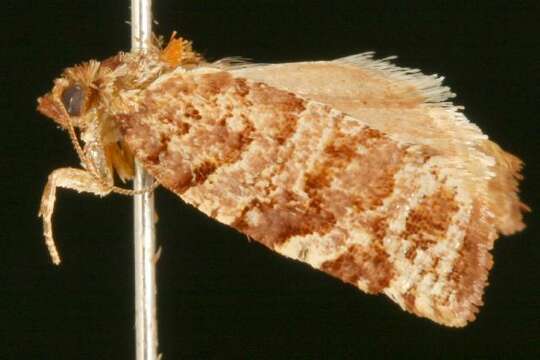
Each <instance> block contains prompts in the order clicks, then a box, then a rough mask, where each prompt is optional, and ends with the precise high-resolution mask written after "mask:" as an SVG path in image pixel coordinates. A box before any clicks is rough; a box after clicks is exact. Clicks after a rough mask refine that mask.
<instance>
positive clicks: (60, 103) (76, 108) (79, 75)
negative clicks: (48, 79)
mask: <svg viewBox="0 0 540 360" xmlns="http://www.w3.org/2000/svg"><path fill="white" fill-rule="evenodd" d="M99 72H100V63H99V62H97V61H90V62H88V63H84V64H82V65H77V66H74V67H72V68H68V69H66V70H65V71H64V73H63V74H62V76H61V77H60V78H58V79H56V80H55V81H54V86H53V89H52V90H51V91H50V92H49V93H47V94H45V95H44V96H42V97H40V98H38V108H37V109H38V111H39V112H41V113H42V114H43V115H45V116H47V117H49V118H51V119H53V120H54V121H55V122H56V123H58V124H59V125H60V126H62V128H67V126H68V122H71V124H72V125H73V126H74V127H79V128H82V129H84V128H86V127H87V126H88V125H89V124H90V123H91V122H92V121H95V120H96V114H95V107H96V106H97V97H98V82H97V80H98V78H99Z"/></svg>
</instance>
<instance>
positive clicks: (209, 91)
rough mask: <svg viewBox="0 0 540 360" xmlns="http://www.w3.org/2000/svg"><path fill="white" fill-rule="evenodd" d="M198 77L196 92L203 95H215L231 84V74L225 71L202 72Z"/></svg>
mask: <svg viewBox="0 0 540 360" xmlns="http://www.w3.org/2000/svg"><path fill="white" fill-rule="evenodd" d="M198 79H199V82H198V83H197V85H198V88H197V92H199V93H200V94H201V95H203V96H212V97H213V96H216V95H218V94H220V93H223V92H224V91H225V89H227V88H229V87H230V86H231V85H233V78H232V76H231V75H230V74H229V73H228V72H225V71H220V72H215V73H210V74H203V75H201V76H200V77H199V78H198Z"/></svg>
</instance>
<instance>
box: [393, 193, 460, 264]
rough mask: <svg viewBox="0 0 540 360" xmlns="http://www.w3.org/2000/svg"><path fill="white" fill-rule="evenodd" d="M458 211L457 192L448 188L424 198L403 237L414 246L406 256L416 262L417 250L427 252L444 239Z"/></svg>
mask: <svg viewBox="0 0 540 360" xmlns="http://www.w3.org/2000/svg"><path fill="white" fill-rule="evenodd" d="M458 210H459V206H458V204H457V202H456V201H455V192H454V191H453V190H451V189H449V188H447V187H444V186H441V188H439V190H438V191H436V192H435V193H434V194H432V195H429V196H427V197H426V198H424V199H423V200H422V201H421V202H420V203H419V204H418V205H417V206H416V208H414V209H413V210H411V212H410V213H409V215H408V216H407V222H406V225H405V231H404V232H403V234H402V237H403V238H404V239H407V240H411V241H412V242H413V244H412V245H411V247H410V248H409V249H408V251H407V253H406V255H405V256H406V257H407V258H408V259H410V260H414V258H415V257H416V252H417V249H422V250H426V249H428V248H429V247H431V246H433V244H435V243H436V242H437V241H438V240H439V239H441V238H444V237H445V236H446V231H447V230H448V226H449V225H450V223H451V222H452V217H453V216H454V214H455V213H456V212H457V211H458Z"/></svg>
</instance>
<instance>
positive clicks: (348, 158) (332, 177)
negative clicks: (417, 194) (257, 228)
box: [305, 127, 405, 239]
mask: <svg viewBox="0 0 540 360" xmlns="http://www.w3.org/2000/svg"><path fill="white" fill-rule="evenodd" d="M359 145H361V146H363V147H365V148H366V149H367V150H366V151H367V152H368V153H367V154H365V153H358V152H357V147H358V146H359ZM404 156H405V153H404V150H403V149H400V148H399V147H398V146H397V145H396V144H395V143H394V142H392V140H390V139H388V138H386V137H385V136H384V134H383V133H381V132H380V131H377V130H373V129H370V128H367V127H366V128H364V129H362V130H361V131H359V132H358V133H357V134H356V135H345V134H343V133H341V132H340V131H339V130H338V129H336V130H335V137H334V139H333V140H332V142H331V143H329V144H328V145H327V147H326V148H325V150H324V153H323V155H322V156H321V159H320V160H319V161H318V163H317V164H316V165H315V167H314V168H313V170H312V171H311V172H309V173H307V174H306V178H305V191H306V193H307V194H308V195H309V196H310V197H311V198H314V199H320V201H321V202H322V203H324V206H325V207H326V208H330V209H332V211H333V212H334V214H336V215H337V214H342V213H343V212H344V211H345V210H344V209H347V208H353V209H355V210H356V211H357V212H358V213H360V212H363V211H365V210H370V209H373V208H376V207H377V206H380V205H381V204H382V202H383V200H384V199H385V198H386V197H388V196H389V195H390V194H391V193H392V191H393V189H394V174H395V173H396V172H397V171H398V170H399V169H400V168H401V166H402V162H403V158H404ZM332 181H335V182H337V183H338V184H339V185H338V186H337V187H335V186H331V182H332ZM369 226H372V227H374V229H373V231H374V233H375V234H376V236H377V237H379V238H381V239H382V238H383V237H384V235H385V233H386V227H385V224H384V221H383V219H378V220H377V221H376V222H375V223H374V224H369Z"/></svg>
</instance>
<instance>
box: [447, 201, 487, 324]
mask: <svg viewBox="0 0 540 360" xmlns="http://www.w3.org/2000/svg"><path fill="white" fill-rule="evenodd" d="M483 211H485V210H483V209H482V204H481V203H479V202H475V203H474V204H473V211H472V213H471V216H470V220H469V224H468V225H467V229H466V233H465V238H464V240H463V246H462V248H461V249H459V256H458V259H457V261H456V264H455V265H454V268H453V269H452V273H450V276H449V278H450V280H451V281H452V282H454V283H455V285H456V287H457V294H456V295H457V298H458V301H460V300H465V299H466V300H468V301H471V302H472V303H473V304H475V305H478V306H479V305H481V304H482V299H481V297H480V295H478V294H476V296H472V295H473V294H474V288H475V286H480V287H483V286H484V284H485V283H486V281H487V273H488V271H489V270H490V269H491V267H492V266H493V260H492V256H491V254H490V253H489V251H487V250H488V249H490V248H491V247H492V244H493V243H492V241H493V240H492V239H490V233H491V232H492V231H493V230H492V229H493V228H492V224H489V223H488V222H487V221H486V219H485V218H483V217H482V212H483ZM480 259H483V260H484V261H480ZM484 263H485V265H484ZM473 318H474V316H473Z"/></svg>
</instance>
